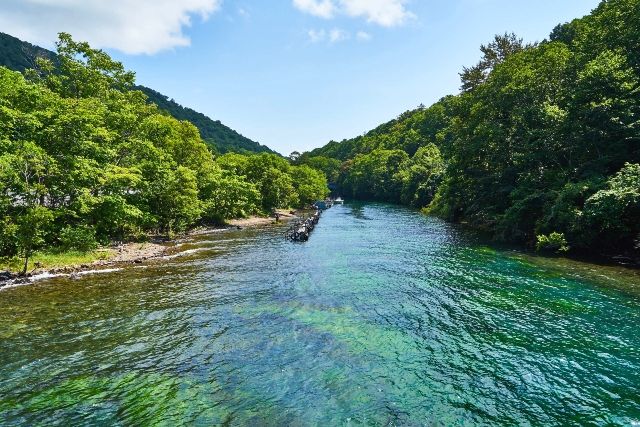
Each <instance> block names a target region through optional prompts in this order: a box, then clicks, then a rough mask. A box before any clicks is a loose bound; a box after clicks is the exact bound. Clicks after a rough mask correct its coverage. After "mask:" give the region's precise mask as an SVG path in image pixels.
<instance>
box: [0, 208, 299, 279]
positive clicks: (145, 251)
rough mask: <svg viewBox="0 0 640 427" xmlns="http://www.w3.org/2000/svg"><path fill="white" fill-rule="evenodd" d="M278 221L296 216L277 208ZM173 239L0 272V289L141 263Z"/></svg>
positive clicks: (263, 221)
mask: <svg viewBox="0 0 640 427" xmlns="http://www.w3.org/2000/svg"><path fill="white" fill-rule="evenodd" d="M278 214H279V220H280V221H281V222H286V221H289V220H291V219H293V218H295V216H296V212H290V211H284V210H279V211H278ZM274 223H275V218H273V217H270V218H267V217H257V216H254V217H249V218H242V219H234V220H230V221H228V223H227V225H226V226H220V227H201V228H196V229H194V230H191V231H190V232H189V233H188V234H187V235H188V236H197V235H203V234H212V233H219V232H224V231H228V230H234V229H241V228H251V227H261V226H266V225H270V224H274ZM174 243H175V241H174V240H169V239H163V238H160V237H156V238H154V239H152V241H151V242H145V243H124V244H120V245H114V246H111V247H108V248H103V249H100V250H99V252H103V253H107V254H108V255H107V256H106V257H104V258H103V259H100V260H97V261H94V262H91V263H86V264H79V265H67V266H64V267H57V268H39V267H36V268H35V269H33V270H32V271H30V272H29V273H27V274H26V275H24V276H20V275H18V274H16V273H13V272H10V271H0V289H2V287H3V286H4V285H7V284H22V283H29V282H32V281H33V280H34V278H38V277H55V276H63V275H71V276H73V275H83V273H87V272H92V271H93V272H100V271H104V270H112V269H113V268H116V267H117V268H121V267H124V266H126V265H130V264H141V263H143V262H145V261H149V260H153V259H157V258H162V257H164V256H166V255H167V252H168V251H169V250H170V249H171V248H172V247H174Z"/></svg>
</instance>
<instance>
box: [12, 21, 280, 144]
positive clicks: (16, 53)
mask: <svg viewBox="0 0 640 427" xmlns="http://www.w3.org/2000/svg"><path fill="white" fill-rule="evenodd" d="M39 57H41V58H48V59H50V60H52V61H55V59H56V58H55V57H56V54H55V53H54V52H51V51H49V50H47V49H43V48H41V47H38V46H34V45H32V44H29V43H27V42H23V41H22V40H20V39H17V38H15V37H13V36H10V35H8V34H4V33H0V66H5V67H7V68H9V69H10V70H14V71H20V72H23V71H25V70H27V69H30V68H33V67H34V66H35V63H36V58H39ZM136 89H138V90H140V91H142V92H144V93H145V94H146V95H147V97H148V100H149V102H152V103H154V104H156V105H157V106H158V107H160V108H161V109H162V110H164V111H166V112H168V113H169V114H171V115H172V116H173V117H175V118H176V119H178V120H188V121H190V122H191V123H193V124H194V125H195V126H196V127H197V128H198V130H199V131H200V135H201V136H202V138H203V139H204V141H205V142H206V143H207V145H209V146H210V147H211V148H213V149H215V150H216V151H217V152H219V153H228V152H239V153H242V152H254V153H275V152H274V151H272V150H271V149H270V148H268V147H266V146H264V145H260V144H259V143H257V142H255V141H252V140H251V139H249V138H247V137H244V136H242V135H241V134H239V133H238V132H236V131H234V130H233V129H231V128H229V127H227V126H225V125H224V124H222V123H220V121H218V120H212V119H210V118H209V117H207V116H205V115H204V114H202V113H199V112H197V111H195V110H192V109H190V108H186V107H183V106H181V105H180V104H178V103H177V102H175V101H174V100H172V99H170V98H169V97H167V96H166V95H163V94H161V93H159V92H157V91H155V90H153V89H150V88H148V87H145V86H136Z"/></svg>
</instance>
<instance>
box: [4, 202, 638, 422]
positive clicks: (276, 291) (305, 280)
mask: <svg viewBox="0 0 640 427" xmlns="http://www.w3.org/2000/svg"><path fill="white" fill-rule="evenodd" d="M283 231H284V229H283V228H282V227H279V226H275V227H269V228H266V229H262V230H241V231H233V232H225V233H216V234H212V235H207V236H200V237H197V238H194V239H193V240H190V241H187V242H183V243H182V244H181V245H180V247H179V248H175V249H174V250H176V251H178V250H180V251H189V252H186V254H183V255H184V256H177V257H170V258H167V259H164V260H161V261H155V262H152V263H149V264H147V265H143V266H135V267H134V266H132V267H127V268H125V269H124V270H121V271H112V272H108V273H104V274H94V275H86V276H82V277H78V278H69V277H59V278H55V279H51V280H46V281H41V282H37V283H34V284H31V285H28V286H21V287H14V288H9V289H4V290H2V291H0V424H2V425H26V426H32V425H47V426H48V425H57V424H60V425H109V426H118V425H167V426H175V425H181V424H189V425H215V424H227V425H296V426H297V425H300V426H307V425H322V426H330V425H407V426H412V425H416V426H417V425H477V424H494V425H495V424H500V425H515V424H518V425H541V424H545V425H559V424H562V425H588V424H593V425H610V424H620V425H633V424H636V425H640V329H639V326H640V292H639V288H640V276H639V275H638V273H637V272H635V271H629V270H624V269H621V268H612V267H608V268H605V267H599V266H595V265H590V264H582V263H577V262H571V261H562V260H549V259H546V260H545V259H541V258H536V257H530V256H526V255H524V254H519V253H517V252H514V251H509V250H497V249H495V248H492V247H491V246H488V245H486V244H483V243H482V242H481V241H479V240H478V239H476V238H474V237H471V236H469V235H468V234H467V233H465V232H463V231H460V230H458V229H456V228H453V227H452V226H450V225H447V224H446V223H443V222H441V221H439V220H436V219H433V218H428V217H425V216H422V215H420V214H419V213H416V212H413V211H410V210H407V209H403V208H398V207H392V206H386V205H375V204H372V205H347V206H344V207H340V206H339V207H334V208H333V209H331V210H329V211H328V212H326V214H325V215H324V216H323V218H322V220H321V222H320V225H319V226H318V228H317V229H316V231H315V232H314V234H313V235H312V237H311V240H310V241H309V242H308V243H305V244H292V243H289V242H286V241H285V240H284V238H283V237H282V235H283Z"/></svg>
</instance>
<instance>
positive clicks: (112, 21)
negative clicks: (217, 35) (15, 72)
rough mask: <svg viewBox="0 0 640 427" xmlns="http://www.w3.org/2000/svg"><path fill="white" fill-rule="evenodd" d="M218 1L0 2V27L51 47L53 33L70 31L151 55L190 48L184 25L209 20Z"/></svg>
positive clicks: (92, 40)
mask: <svg viewBox="0 0 640 427" xmlns="http://www.w3.org/2000/svg"><path fill="white" fill-rule="evenodd" d="M221 3H222V0H180V1H176V0H109V1H104V0H2V4H1V5H0V8H1V9H2V13H0V29H2V31H3V32H6V33H9V34H11V35H14V36H16V37H19V38H21V39H24V40H27V41H30V42H32V43H35V44H39V45H43V46H47V47H51V46H52V44H53V41H55V40H56V38H57V33H58V32H60V31H65V32H68V33H71V34H72V35H73V37H74V38H76V39H78V40H83V41H88V42H89V43H91V44H92V45H93V46H94V47H98V48H112V49H117V50H119V51H122V52H124V53H128V54H149V55H151V54H155V53H157V52H160V51H162V50H166V49H171V48H174V47H179V46H188V45H189V44H190V43H191V41H190V39H189V37H188V36H186V35H185V34H184V29H185V28H186V27H189V26H191V24H192V18H193V17H194V16H195V17H199V18H201V19H207V18H208V17H209V16H210V15H211V14H212V13H214V12H216V11H217V10H218V9H219V8H220V5H221Z"/></svg>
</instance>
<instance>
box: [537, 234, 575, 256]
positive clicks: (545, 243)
mask: <svg viewBox="0 0 640 427" xmlns="http://www.w3.org/2000/svg"><path fill="white" fill-rule="evenodd" d="M569 249H570V247H569V244H568V243H567V239H565V237H564V233H551V234H549V235H548V236H546V235H544V234H540V235H539V236H538V243H536V250H537V251H553V252H568V251H569Z"/></svg>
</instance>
